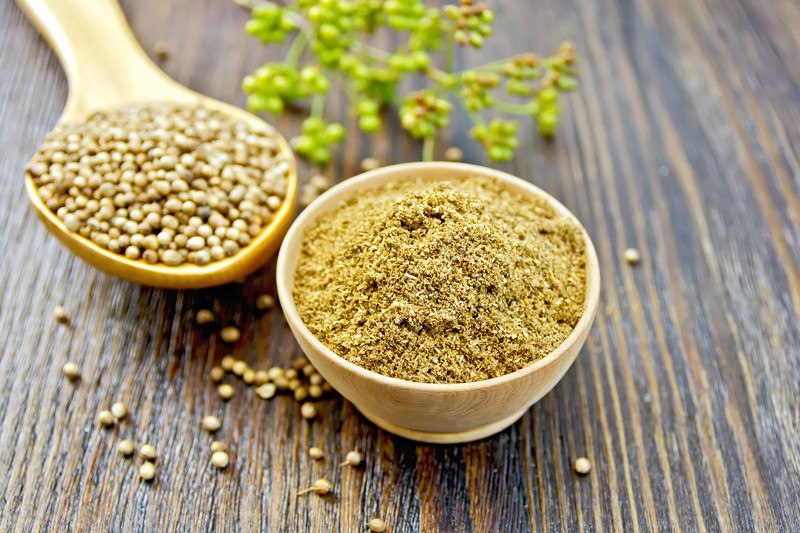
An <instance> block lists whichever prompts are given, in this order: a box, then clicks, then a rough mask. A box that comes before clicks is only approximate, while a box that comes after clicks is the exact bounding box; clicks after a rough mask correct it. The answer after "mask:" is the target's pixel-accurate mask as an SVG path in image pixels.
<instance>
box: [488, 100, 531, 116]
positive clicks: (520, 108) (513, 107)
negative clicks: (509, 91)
mask: <svg viewBox="0 0 800 533" xmlns="http://www.w3.org/2000/svg"><path fill="white" fill-rule="evenodd" d="M494 108H495V109H497V110H498V111H502V112H503V113H511V114H512V115H529V114H530V113H529V112H528V107H527V106H526V105H525V104H513V103H511V102H502V101H500V100H495V101H494Z"/></svg>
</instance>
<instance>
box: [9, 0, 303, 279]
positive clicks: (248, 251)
mask: <svg viewBox="0 0 800 533" xmlns="http://www.w3.org/2000/svg"><path fill="white" fill-rule="evenodd" d="M17 3H18V4H19V6H20V8H22V10H23V11H24V12H25V13H26V14H27V15H28V17H29V18H30V19H31V21H32V22H33V23H34V25H36V27H37V28H38V29H39V31H40V32H41V34H42V35H43V36H44V37H45V38H46V39H47V41H48V42H49V43H50V46H51V47H52V48H53V49H54V50H55V52H56V53H57V54H58V57H59V59H60V61H61V64H62V66H63V67H64V70H65V72H66V75H67V81H68V83H69V96H68V98H67V103H66V105H65V106H64V112H63V113H62V115H61V118H60V121H62V122H79V121H83V120H85V119H86V118H87V117H88V116H89V115H90V114H91V113H92V112H95V111H98V110H109V109H114V108H119V107H126V106H131V105H134V104H146V103H148V102H149V103H162V104H183V105H187V104H188V105H193V104H194V105H197V104H201V105H203V106H206V107H208V108H210V109H214V110H217V111H220V112H223V113H226V114H228V115H229V116H231V117H233V118H235V119H237V120H241V121H244V122H246V123H247V124H248V125H249V126H250V127H251V128H254V129H260V130H262V131H268V132H270V133H272V134H273V135H275V137H276V140H277V142H278V145H279V150H280V151H281V152H282V153H283V154H284V155H285V157H286V159H287V160H288V161H289V164H290V167H291V168H290V171H289V174H288V176H287V180H288V181H287V186H286V198H285V200H284V202H283V204H282V205H281V207H280V208H279V209H278V211H277V212H276V213H275V215H274V216H273V218H272V220H271V221H270V223H269V224H268V225H267V226H266V227H264V229H262V231H261V233H259V234H258V235H257V236H255V237H254V238H253V240H252V241H251V242H250V244H248V245H247V246H244V247H243V248H242V249H241V250H240V251H239V252H237V253H236V254H234V255H233V256H231V257H228V258H226V259H223V260H221V261H215V262H212V263H209V264H208V265H206V266H197V265H192V264H183V265H179V266H167V265H163V264H150V263H147V262H145V261H144V260H131V259H128V258H126V257H125V256H123V255H121V254H117V253H113V252H110V251H109V250H106V249H105V248H101V247H100V246H97V245H96V244H94V243H93V242H91V241H90V240H89V239H87V238H84V237H82V236H80V235H78V234H77V233H74V232H71V231H69V230H67V228H66V226H65V225H64V223H63V222H62V221H61V219H59V218H58V217H57V216H56V215H55V213H53V212H52V211H50V210H49V209H48V208H47V206H46V205H45V204H44V202H42V200H41V198H40V197H39V194H38V191H37V189H36V185H34V183H33V180H32V179H30V178H26V180H25V190H26V192H27V194H28V199H29V200H30V202H31V205H32V206H33V209H34V210H35V211H36V214H37V215H38V216H39V218H40V219H41V220H42V222H44V224H45V226H47V229H48V230H49V231H50V232H51V233H52V234H53V235H55V236H56V237H57V238H58V240H59V241H61V243H62V244H64V245H65V246H66V247H67V248H69V249H70V250H71V251H72V252H73V253H74V254H76V255H77V256H79V257H80V258H82V259H83V260H84V261H86V262H88V263H89V264H91V265H93V266H95V267H97V268H99V269H100V270H103V271H105V272H108V273H109V274H113V275H115V276H119V277H121V278H124V279H126V280H129V281H133V282H135V283H141V284H143V285H150V286H153V287H163V288H173V289H189V288H202V287H211V286H214V285H221V284H223V283H228V282H231V281H234V280H237V279H240V278H243V277H244V276H246V275H247V274H250V273H251V272H253V271H254V270H256V269H257V268H258V267H260V266H261V265H263V264H264V263H265V262H266V261H267V260H268V259H269V258H270V257H271V256H272V255H273V254H274V253H275V252H276V251H277V249H278V246H279V245H280V241H281V239H282V238H283V236H284V234H285V233H286V230H287V229H288V227H289V225H290V223H291V221H292V217H293V214H294V209H295V202H296V196H297V170H296V166H295V161H294V156H293V154H292V151H291V148H290V147H289V145H288V143H287V142H286V140H285V139H284V138H283V137H281V136H280V135H277V134H275V132H274V129H273V128H272V126H270V125H268V124H267V123H265V122H264V121H262V120H261V119H259V118H257V117H255V116H253V115H251V114H250V113H247V112H245V111H243V110H241V109H239V108H237V107H234V106H232V105H229V104H225V103H223V102H220V101H218V100H214V99H212V98H209V97H207V96H203V95H201V94H198V93H196V92H194V91H192V90H190V89H187V88H186V87H184V86H182V85H180V84H179V83H178V82H176V81H175V80H173V79H171V78H170V77H169V76H167V75H166V74H165V73H164V72H163V71H162V70H161V69H159V68H158V67H157V66H156V65H155V63H153V62H152V61H151V60H150V58H148V57H147V55H146V54H145V52H144V50H142V48H141V47H140V46H139V44H138V42H137V41H136V38H135V37H134V35H133V33H132V32H131V30H130V28H129V27H128V25H127V23H126V21H125V16H124V14H123V13H122V10H121V9H120V7H119V5H118V4H117V2H116V1H115V0H17Z"/></svg>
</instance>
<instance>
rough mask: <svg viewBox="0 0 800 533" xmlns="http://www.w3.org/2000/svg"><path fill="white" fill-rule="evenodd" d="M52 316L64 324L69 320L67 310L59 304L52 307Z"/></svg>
mask: <svg viewBox="0 0 800 533" xmlns="http://www.w3.org/2000/svg"><path fill="white" fill-rule="evenodd" d="M53 316H54V317H56V320H58V321H59V322H61V323H62V324H66V323H67V322H69V317H68V316H67V311H66V310H65V309H64V308H63V307H61V306H60V305H57V306H56V308H55V309H53Z"/></svg>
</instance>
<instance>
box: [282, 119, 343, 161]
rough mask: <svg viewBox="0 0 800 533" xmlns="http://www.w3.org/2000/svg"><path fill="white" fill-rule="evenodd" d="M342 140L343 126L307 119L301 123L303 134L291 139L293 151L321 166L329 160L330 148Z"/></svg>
mask: <svg viewBox="0 0 800 533" xmlns="http://www.w3.org/2000/svg"><path fill="white" fill-rule="evenodd" d="M342 139H344V126H342V125H341V124H339V123H336V122H334V123H332V124H326V123H325V121H324V120H322V119H321V118H316V117H309V118H307V119H305V120H304V121H303V133H302V135H299V136H298V137H295V138H294V139H292V143H293V145H294V147H295V149H296V150H297V151H298V152H299V153H300V154H302V155H304V156H305V157H307V158H309V159H311V160H312V161H314V162H315V163H319V164H321V165H323V164H325V163H327V162H328V161H329V160H330V158H331V150H330V146H331V145H332V144H336V143H338V142H340V141H341V140H342Z"/></svg>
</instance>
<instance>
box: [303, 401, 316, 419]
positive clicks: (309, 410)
mask: <svg viewBox="0 0 800 533" xmlns="http://www.w3.org/2000/svg"><path fill="white" fill-rule="evenodd" d="M300 415H301V416H302V417H303V418H305V419H306V420H311V419H313V418H314V417H316V416H317V408H316V407H315V406H314V404H313V403H311V402H306V403H304V404H303V405H301V406H300Z"/></svg>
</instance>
